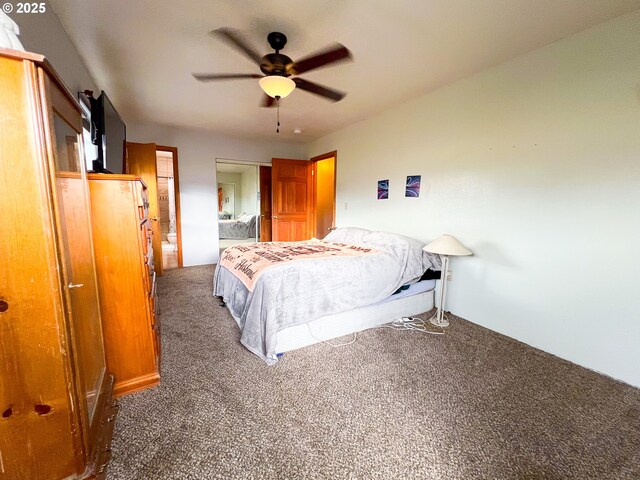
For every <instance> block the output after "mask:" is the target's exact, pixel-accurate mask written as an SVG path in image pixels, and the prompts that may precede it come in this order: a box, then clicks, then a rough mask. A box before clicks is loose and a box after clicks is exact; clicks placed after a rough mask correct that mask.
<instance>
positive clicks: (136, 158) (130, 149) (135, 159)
mask: <svg viewBox="0 0 640 480" xmlns="http://www.w3.org/2000/svg"><path fill="white" fill-rule="evenodd" d="M156 149H157V146H156V144H155V143H131V142H127V166H128V173H130V174H132V175H137V176H139V177H141V178H142V180H143V181H144V183H145V184H146V185H147V194H148V198H149V218H150V219H151V223H152V231H153V239H152V245H153V262H154V270H155V272H156V273H157V274H158V275H162V271H163V269H162V233H161V231H160V208H159V202H158V169H157V165H156Z"/></svg>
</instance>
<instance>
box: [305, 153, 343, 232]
mask: <svg viewBox="0 0 640 480" xmlns="http://www.w3.org/2000/svg"><path fill="white" fill-rule="evenodd" d="M336 158H337V152H335V151H334V152H329V153H325V154H324V155H320V156H318V157H313V158H312V159H311V162H312V163H313V164H314V167H313V176H314V179H315V181H314V185H313V197H314V198H313V204H314V207H315V208H314V215H313V217H314V225H313V228H314V232H315V233H314V236H315V237H316V238H324V237H325V236H326V235H327V234H328V233H329V232H330V231H331V230H333V229H334V228H335V226H336Z"/></svg>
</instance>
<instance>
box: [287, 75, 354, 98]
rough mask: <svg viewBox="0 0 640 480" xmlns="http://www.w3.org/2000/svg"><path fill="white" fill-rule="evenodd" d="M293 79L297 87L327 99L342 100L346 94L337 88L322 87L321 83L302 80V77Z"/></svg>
mask: <svg viewBox="0 0 640 480" xmlns="http://www.w3.org/2000/svg"><path fill="white" fill-rule="evenodd" d="M293 81H294V82H295V83H296V86H297V87H298V88H299V89H301V90H306V91H307V92H311V93H315V94H316V95H320V96H321V97H324V98H328V99H329V100H333V101H334V102H338V101H340V100H342V99H343V98H344V97H345V95H346V93H344V92H340V91H339V90H333V89H331V88H328V87H323V86H322V85H319V84H317V83H313V82H310V81H308V80H304V79H302V78H294V79H293Z"/></svg>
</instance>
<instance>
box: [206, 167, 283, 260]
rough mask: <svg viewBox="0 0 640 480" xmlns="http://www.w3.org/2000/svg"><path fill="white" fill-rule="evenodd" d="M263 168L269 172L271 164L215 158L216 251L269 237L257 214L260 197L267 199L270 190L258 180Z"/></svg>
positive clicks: (263, 173) (263, 172)
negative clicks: (217, 246) (217, 241)
mask: <svg viewBox="0 0 640 480" xmlns="http://www.w3.org/2000/svg"><path fill="white" fill-rule="evenodd" d="M265 169H268V170H269V171H270V170H271V166H270V165H268V164H257V163H249V162H242V161H237V160H227V159H216V179H217V181H216V187H217V213H218V237H219V241H220V254H222V252H223V251H224V249H225V248H227V247H230V246H232V245H238V244H242V243H253V242H260V241H268V240H269V239H266V238H265V232H264V227H263V226H262V223H263V222H262V218H261V215H260V214H261V202H260V198H261V196H262V197H264V198H271V193H270V192H264V191H263V190H264V187H263V186H262V184H263V183H264V182H261V180H260V179H261V175H262V176H263V177H264V176H265Z"/></svg>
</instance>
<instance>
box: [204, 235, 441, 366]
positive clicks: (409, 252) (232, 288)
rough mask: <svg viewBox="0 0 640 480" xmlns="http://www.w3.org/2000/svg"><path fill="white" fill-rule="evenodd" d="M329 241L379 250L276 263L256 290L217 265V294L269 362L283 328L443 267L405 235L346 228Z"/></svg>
mask: <svg viewBox="0 0 640 480" xmlns="http://www.w3.org/2000/svg"><path fill="white" fill-rule="evenodd" d="M324 240H325V241H330V242H343V243H352V244H355V245H365V246H368V247H373V248H375V249H378V250H379V253H376V254H372V255H366V256H359V257H330V258H322V259H313V260H298V261H295V262H289V263H283V264H278V265H274V266H272V267H270V268H268V269H267V270H266V271H265V272H264V273H263V274H262V275H261V276H260V278H259V279H258V280H257V282H256V284H255V287H254V290H253V291H252V292H250V291H249V290H247V288H246V287H245V286H244V285H243V284H242V282H241V281H240V280H239V279H238V278H237V277H236V276H235V275H233V273H232V272H230V271H229V270H227V269H226V268H224V267H222V266H221V265H218V266H217V268H216V272H215V276H214V295H217V296H220V297H222V298H223V299H224V301H225V302H226V304H227V307H228V308H229V310H230V312H231V314H232V315H233V316H234V318H235V319H236V322H237V323H238V325H239V326H240V329H241V330H242V335H241V338H240V341H241V342H242V344H243V345H244V346H245V347H247V348H248V349H249V350H250V351H252V352H253V353H255V354H256V355H258V356H260V357H261V358H262V359H263V360H265V361H266V362H267V363H268V364H273V363H275V362H276V361H277V357H276V333H277V332H278V331H280V330H282V329H284V328H287V327H290V326H293V325H298V324H300V323H305V322H308V321H311V320H314V319H316V318H319V317H321V316H323V315H329V314H333V313H339V312H343V311H347V310H351V309H353V308H357V307H360V306H365V305H370V304H373V303H376V302H379V301H381V300H383V299H385V298H386V297H389V296H390V295H391V294H392V293H393V292H395V291H396V290H397V289H398V288H399V287H401V286H402V285H406V284H411V283H415V282H417V281H418V279H419V278H420V276H421V275H422V273H423V272H424V271H425V270H426V269H427V268H433V269H439V267H440V265H439V263H438V262H439V258H438V257H437V256H434V255H430V254H427V253H425V252H423V251H422V246H423V243H422V242H420V241H418V240H415V239H412V238H408V237H404V236H402V235H396V234H392V233H386V232H372V231H370V230H364V229H356V228H344V229H338V230H335V231H333V232H331V233H330V234H329V235H328V236H327V237H325V239H324Z"/></svg>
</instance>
